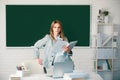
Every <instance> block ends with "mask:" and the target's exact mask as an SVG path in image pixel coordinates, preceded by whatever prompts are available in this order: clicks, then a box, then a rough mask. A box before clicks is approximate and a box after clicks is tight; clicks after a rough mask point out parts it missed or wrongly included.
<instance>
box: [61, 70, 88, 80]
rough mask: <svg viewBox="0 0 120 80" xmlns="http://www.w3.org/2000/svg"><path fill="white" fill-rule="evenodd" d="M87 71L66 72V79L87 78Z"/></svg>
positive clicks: (80, 79)
mask: <svg viewBox="0 0 120 80" xmlns="http://www.w3.org/2000/svg"><path fill="white" fill-rule="evenodd" d="M88 76H89V75H88V74H87V73H83V72H73V73H64V76H63V78H64V80H85V79H87V78H88Z"/></svg>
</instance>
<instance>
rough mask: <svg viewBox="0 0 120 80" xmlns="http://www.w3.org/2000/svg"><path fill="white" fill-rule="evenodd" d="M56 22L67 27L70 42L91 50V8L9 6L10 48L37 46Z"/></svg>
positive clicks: (7, 22)
mask: <svg viewBox="0 0 120 80" xmlns="http://www.w3.org/2000/svg"><path fill="white" fill-rule="evenodd" d="M70 11H71V12H70ZM41 16H42V17H41ZM41 18H42V19H41ZM55 19H58V20H60V21H61V22H62V23H63V29H64V33H65V35H66V36H67V38H68V40H69V41H73V40H78V44H77V45H76V46H78V47H89V46H90V5H6V46H7V47H30V46H33V45H34V43H35V42H36V41H37V40H39V39H41V38H42V37H44V36H45V35H46V34H49V28H50V25H51V22H52V21H53V20H55Z"/></svg>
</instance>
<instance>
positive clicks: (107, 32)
mask: <svg viewBox="0 0 120 80" xmlns="http://www.w3.org/2000/svg"><path fill="white" fill-rule="evenodd" d="M117 37H118V32H114V25H113V24H112V23H108V24H105V23H97V37H96V41H97V42H96V47H95V48H96V54H95V55H96V64H95V65H96V70H95V71H97V73H98V74H99V72H100V73H102V74H104V75H106V72H108V74H109V73H112V75H111V76H113V71H116V69H113V68H114V65H113V64H114V60H116V59H117V56H116V51H115V49H117ZM114 39H116V40H115V41H116V45H115V44H113V41H114ZM105 64H107V65H106V66H107V67H104V66H103V65H105Z"/></svg>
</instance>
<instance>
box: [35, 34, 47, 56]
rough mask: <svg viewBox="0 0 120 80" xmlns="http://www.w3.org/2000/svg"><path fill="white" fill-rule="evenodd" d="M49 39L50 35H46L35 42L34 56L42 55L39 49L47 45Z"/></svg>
mask: <svg viewBox="0 0 120 80" xmlns="http://www.w3.org/2000/svg"><path fill="white" fill-rule="evenodd" d="M48 39H49V35H46V36H45V37H44V38H42V39H41V40H38V41H37V42H36V43H35V44H34V58H39V56H40V52H39V49H40V48H42V47H43V46H45V45H46V43H47V41H48Z"/></svg>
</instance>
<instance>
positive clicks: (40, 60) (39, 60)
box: [35, 58, 43, 65]
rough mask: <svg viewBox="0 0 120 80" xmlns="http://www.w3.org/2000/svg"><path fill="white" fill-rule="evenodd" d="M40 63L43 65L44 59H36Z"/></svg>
mask: <svg viewBox="0 0 120 80" xmlns="http://www.w3.org/2000/svg"><path fill="white" fill-rule="evenodd" d="M35 60H36V61H37V62H38V63H39V64H40V65H42V64H43V63H42V59H38V58H37V59H35Z"/></svg>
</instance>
